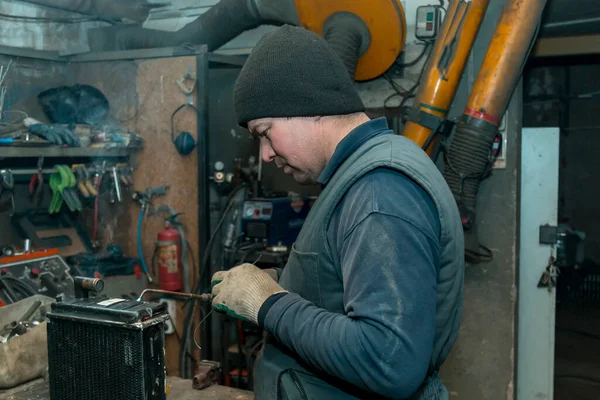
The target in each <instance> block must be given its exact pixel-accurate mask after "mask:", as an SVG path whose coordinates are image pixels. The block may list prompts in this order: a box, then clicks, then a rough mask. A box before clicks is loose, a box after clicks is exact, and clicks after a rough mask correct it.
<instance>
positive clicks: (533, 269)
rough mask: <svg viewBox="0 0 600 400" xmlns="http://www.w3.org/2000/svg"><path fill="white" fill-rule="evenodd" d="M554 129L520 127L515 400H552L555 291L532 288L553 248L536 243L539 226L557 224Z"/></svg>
mask: <svg viewBox="0 0 600 400" xmlns="http://www.w3.org/2000/svg"><path fill="white" fill-rule="evenodd" d="M559 135H560V133H559V130H558V128H527V129H523V134H522V146H521V197H520V198H521V221H520V250H519V259H520V260H519V278H518V279H519V286H518V287H519V291H518V304H519V309H518V325H517V326H518V336H517V338H518V341H517V349H518V351H517V400H537V399H545V400H552V399H553V395H554V393H553V392H554V391H553V386H554V319H555V309H556V290H552V291H551V292H549V291H548V290H547V289H545V288H538V287H537V284H538V282H539V280H540V277H541V276H542V273H543V272H544V270H545V268H546V266H547V264H548V260H549V258H550V256H551V255H553V251H554V249H553V247H552V246H549V245H544V244H540V241H539V231H540V226H541V225H546V224H548V225H551V226H556V225H557V215H558V166H559Z"/></svg>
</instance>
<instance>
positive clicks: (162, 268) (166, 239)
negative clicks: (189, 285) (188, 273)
mask: <svg viewBox="0 0 600 400" xmlns="http://www.w3.org/2000/svg"><path fill="white" fill-rule="evenodd" d="M176 218H177V215H174V216H172V217H169V218H167V219H166V220H165V229H164V230H162V231H160V232H158V236H157V241H156V247H157V258H158V276H159V280H160V288H161V289H163V290H175V291H176V290H181V288H182V287H183V280H182V269H183V268H182V266H183V264H182V261H181V257H182V254H181V235H180V234H179V232H178V231H177V229H175V228H174V227H173V224H176V223H177V221H176Z"/></svg>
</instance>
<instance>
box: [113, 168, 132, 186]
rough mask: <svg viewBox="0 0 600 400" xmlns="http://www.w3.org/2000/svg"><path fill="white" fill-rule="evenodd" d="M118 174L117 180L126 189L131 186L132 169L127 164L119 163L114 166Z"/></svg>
mask: <svg viewBox="0 0 600 400" xmlns="http://www.w3.org/2000/svg"><path fill="white" fill-rule="evenodd" d="M115 166H116V167H117V172H118V173H119V179H120V180H121V182H122V183H123V185H125V186H126V187H130V186H131V185H133V178H132V175H133V168H132V167H131V166H130V165H129V164H123V163H119V164H116V165H115Z"/></svg>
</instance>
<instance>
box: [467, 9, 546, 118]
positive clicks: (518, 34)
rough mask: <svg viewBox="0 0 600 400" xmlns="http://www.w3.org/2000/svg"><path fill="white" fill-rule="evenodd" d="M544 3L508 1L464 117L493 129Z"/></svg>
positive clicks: (505, 105) (532, 38)
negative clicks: (491, 125)
mask: <svg viewBox="0 0 600 400" xmlns="http://www.w3.org/2000/svg"><path fill="white" fill-rule="evenodd" d="M545 5H546V0H509V2H508V3H507V4H506V6H505V7H504V11H503V13H502V18H501V20H500V22H499V23H498V26H497V27H496V32H495V33H494V37H493V38H492V41H491V43H490V47H489V48H488V51H487V53H486V55H485V59H484V60H483V64H482V66H481V69H480V70H479V75H477V80H476V81H475V84H474V86H473V90H472V91H471V97H470V98H469V102H468V104H467V107H466V108H465V112H464V115H465V116H470V117H473V118H476V119H480V120H482V121H486V122H490V123H492V124H493V125H495V126H496V127H497V126H498V125H499V124H500V120H501V118H502V115H503V114H504V111H505V110H506V107H507V106H508V102H509V100H510V97H511V96H512V93H513V91H514V89H515V86H516V85H517V82H518V80H519V79H520V77H521V72H522V70H523V65H524V64H525V61H526V59H527V56H528V55H529V52H530V50H531V47H532V44H533V40H535V37H534V36H535V35H536V32H537V27H538V26H539V23H540V19H541V17H542V11H543V10H544V6H545Z"/></svg>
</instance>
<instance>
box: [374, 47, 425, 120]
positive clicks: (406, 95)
mask: <svg viewBox="0 0 600 400" xmlns="http://www.w3.org/2000/svg"><path fill="white" fill-rule="evenodd" d="M430 48H433V46H432V44H431V42H427V44H426V45H425V47H424V48H423V52H422V54H420V55H419V57H417V59H418V60H417V59H415V60H413V61H411V63H413V62H414V63H416V62H418V61H419V60H420V58H422V57H423V55H424V54H425V53H428V54H427V59H426V60H425V63H424V65H423V68H422V69H421V72H420V73H419V77H418V78H417V81H416V82H415V83H414V84H413V86H411V88H410V89H408V90H406V89H404V88H402V87H401V86H399V85H398V84H397V83H395V82H394V81H393V79H391V78H390V77H387V76H384V78H385V79H386V80H387V81H388V83H389V84H390V85H391V86H392V88H393V89H394V91H395V92H396V93H392V94H391V95H389V96H388V97H387V98H386V99H385V100H384V101H383V106H384V108H388V109H390V108H402V107H403V106H404V104H406V102H407V101H408V99H411V98H413V97H415V91H416V90H417V88H418V87H419V85H420V84H421V79H422V78H423V74H424V73H425V69H426V66H427V62H428V61H429V58H430V57H431V54H432V51H428V50H429V49H430ZM411 65H412V64H411ZM400 89H402V90H400ZM397 96H400V97H402V101H401V102H400V105H399V106H397V107H393V106H390V105H388V102H389V101H390V100H391V99H393V98H394V97H397Z"/></svg>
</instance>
